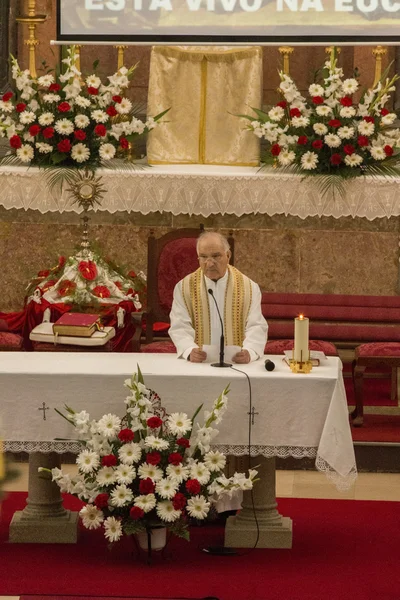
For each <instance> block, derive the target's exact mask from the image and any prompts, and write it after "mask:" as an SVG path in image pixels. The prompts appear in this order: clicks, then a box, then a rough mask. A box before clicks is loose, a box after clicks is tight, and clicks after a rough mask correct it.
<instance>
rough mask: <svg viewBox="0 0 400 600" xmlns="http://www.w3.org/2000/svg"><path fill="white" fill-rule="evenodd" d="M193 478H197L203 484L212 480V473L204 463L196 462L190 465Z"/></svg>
mask: <svg viewBox="0 0 400 600" xmlns="http://www.w3.org/2000/svg"><path fill="white" fill-rule="evenodd" d="M190 477H191V479H197V481H198V482H199V483H201V485H205V484H206V483H208V482H209V481H210V477H211V473H210V471H209V470H208V469H207V467H206V466H205V464H203V463H195V464H193V465H192V466H191V467H190Z"/></svg>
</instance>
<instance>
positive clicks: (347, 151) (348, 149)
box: [343, 144, 356, 154]
mask: <svg viewBox="0 0 400 600" xmlns="http://www.w3.org/2000/svg"><path fill="white" fill-rule="evenodd" d="M343 150H344V153H345V154H354V152H355V151H356V149H355V148H354V146H352V145H351V144H346V145H345V146H343Z"/></svg>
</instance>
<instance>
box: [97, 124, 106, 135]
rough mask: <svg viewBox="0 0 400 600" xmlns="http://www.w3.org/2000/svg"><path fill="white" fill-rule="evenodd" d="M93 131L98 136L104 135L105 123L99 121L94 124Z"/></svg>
mask: <svg viewBox="0 0 400 600" xmlns="http://www.w3.org/2000/svg"><path fill="white" fill-rule="evenodd" d="M94 132H95V134H96V135H98V136H99V137H104V136H105V135H106V134H107V128H106V126H105V125H102V124H101V123H99V125H96V127H95V128H94Z"/></svg>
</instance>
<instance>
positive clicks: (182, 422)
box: [167, 413, 192, 436]
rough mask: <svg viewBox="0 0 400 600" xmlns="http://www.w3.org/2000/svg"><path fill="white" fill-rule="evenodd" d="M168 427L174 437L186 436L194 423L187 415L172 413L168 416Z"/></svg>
mask: <svg viewBox="0 0 400 600" xmlns="http://www.w3.org/2000/svg"><path fill="white" fill-rule="evenodd" d="M167 427H168V429H169V430H170V432H171V433H173V434H174V435H179V436H180V435H186V433H188V431H190V430H191V429H192V421H191V419H189V418H188V416H187V414H186V413H172V414H170V415H169V416H168V419H167Z"/></svg>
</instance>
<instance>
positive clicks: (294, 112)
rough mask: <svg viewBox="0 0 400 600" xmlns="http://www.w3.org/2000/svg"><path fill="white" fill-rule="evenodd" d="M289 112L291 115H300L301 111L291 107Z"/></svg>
mask: <svg viewBox="0 0 400 600" xmlns="http://www.w3.org/2000/svg"><path fill="white" fill-rule="evenodd" d="M289 114H290V116H291V117H301V112H300V111H299V109H298V108H291V109H290V113H289Z"/></svg>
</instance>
